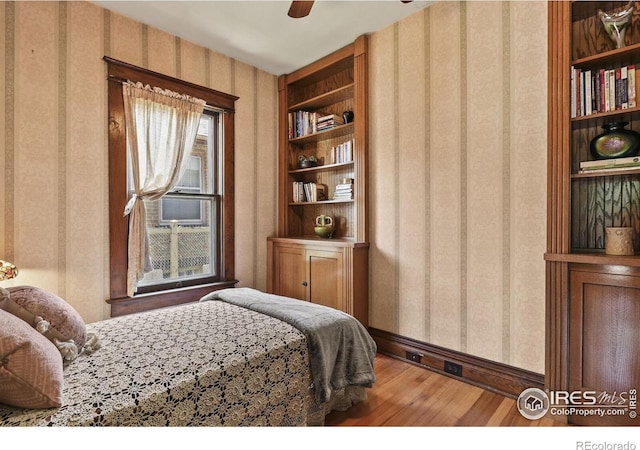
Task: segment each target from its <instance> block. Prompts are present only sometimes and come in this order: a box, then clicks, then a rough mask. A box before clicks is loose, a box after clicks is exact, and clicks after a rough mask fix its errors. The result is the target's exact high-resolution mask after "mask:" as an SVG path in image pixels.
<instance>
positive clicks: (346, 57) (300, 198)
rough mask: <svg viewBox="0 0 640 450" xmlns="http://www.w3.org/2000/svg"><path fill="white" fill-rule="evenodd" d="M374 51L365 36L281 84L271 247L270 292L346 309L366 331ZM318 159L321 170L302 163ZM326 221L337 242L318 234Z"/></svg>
mask: <svg viewBox="0 0 640 450" xmlns="http://www.w3.org/2000/svg"><path fill="white" fill-rule="evenodd" d="M367 50H368V43H367V37H366V36H361V37H359V38H358V39H357V40H356V41H355V42H354V43H353V44H351V45H348V46H346V47H344V48H342V49H340V50H337V51H335V52H334V53H332V54H330V55H328V56H326V57H324V58H322V59H321V60H319V61H316V62H314V63H312V64H310V65H308V66H306V67H303V68H301V69H299V70H297V71H295V72H292V73H290V74H287V75H282V76H280V77H279V79H278V95H279V97H278V108H279V112H278V122H279V125H278V126H279V130H278V235H277V237H274V238H270V239H269V241H268V266H267V280H268V281H267V289H268V291H269V292H273V293H276V294H280V295H287V296H290V297H295V298H300V299H305V300H308V301H312V302H314V303H319V304H323V305H327V306H331V307H333V308H336V309H340V310H343V311H345V312H347V313H350V314H353V315H355V316H356V318H357V319H358V320H360V321H361V322H362V323H363V324H365V325H366V323H367V322H368V318H367V311H368V305H367V304H368V295H367V293H368V290H367V283H368V281H367V280H368V248H369V244H368V230H367V209H366V208H367V141H368V108H367V97H368V93H367V86H368V78H367V77H368V76H367ZM344 113H347V114H346V116H349V117H348V118H347V119H346V120H345V118H344V117H343V116H344V115H345V114H344ZM327 118H328V119H329V120H324V119H327ZM311 157H313V158H314V159H315V161H316V163H315V164H312V165H310V166H309V165H301V164H300V161H301V159H307V160H308V159H310V158H311ZM343 188H346V189H343ZM313 191H316V193H317V192H323V193H324V196H318V195H314V194H313ZM321 215H325V216H330V217H331V218H332V219H333V224H334V227H335V230H334V232H333V235H332V237H331V238H323V237H319V236H317V235H316V234H315V230H314V227H315V225H316V218H317V217H318V216H321Z"/></svg>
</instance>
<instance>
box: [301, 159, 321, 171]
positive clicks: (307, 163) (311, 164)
mask: <svg viewBox="0 0 640 450" xmlns="http://www.w3.org/2000/svg"><path fill="white" fill-rule="evenodd" d="M317 165H318V161H314V160H309V159H303V160H301V161H298V168H299V169H307V168H309V167H316V166H317Z"/></svg>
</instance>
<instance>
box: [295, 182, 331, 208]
mask: <svg viewBox="0 0 640 450" xmlns="http://www.w3.org/2000/svg"><path fill="white" fill-rule="evenodd" d="M326 199H327V187H326V186H325V185H324V184H319V183H313V182H309V183H305V182H302V181H294V182H293V202H294V203H303V202H320V201H322V200H326Z"/></svg>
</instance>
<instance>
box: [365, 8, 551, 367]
mask: <svg viewBox="0 0 640 450" xmlns="http://www.w3.org/2000/svg"><path fill="white" fill-rule="evenodd" d="M546 11H547V8H546V3H545V2H439V3H436V4H434V5H432V6H430V7H429V8H426V9H425V10H424V11H422V12H420V13H417V14H415V15H413V16H411V17H409V18H407V19H405V20H403V21H401V22H398V23H396V24H395V25H393V26H391V27H388V28H386V29H384V30H381V31H379V32H377V33H374V34H373V36H372V38H371V66H370V73H371V75H370V76H371V79H370V86H371V87H370V90H371V94H370V96H371V98H370V106H371V112H370V117H371V123H370V129H371V145H370V164H371V166H370V174H369V176H370V186H371V192H370V198H371V199H372V204H371V216H370V219H371V220H370V223H371V241H372V251H371V289H370V291H371V295H372V299H371V312H370V315H371V318H370V324H371V326H373V327H375V328H379V329H382V330H385V331H390V332H393V333H397V334H400V335H403V336H408V337H411V338H414V339H418V340H422V341H426V342H429V343H432V344H435V345H439V346H443V347H447V348H450V349H455V350H459V351H462V352H466V353H470V354H473V355H476V356H480V357H484V358H487V359H490V360H494V361H499V362H502V363H505V364H511V365H515V366H518V367H521V368H525V369H529V370H533V371H536V372H539V373H543V372H544V304H545V277H544V261H543V254H544V250H545V242H546V241H545V239H546V238H545V232H546V177H545V173H546V142H547V141H546V139H547V138H546V76H547V70H546V67H547V53H546V51H547V47H546V26H547V25H546V21H547V13H546ZM536 37H537V39H536Z"/></svg>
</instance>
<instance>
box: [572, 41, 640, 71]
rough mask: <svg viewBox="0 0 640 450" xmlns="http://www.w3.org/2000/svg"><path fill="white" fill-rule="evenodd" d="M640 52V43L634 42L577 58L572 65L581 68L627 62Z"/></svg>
mask: <svg viewBox="0 0 640 450" xmlns="http://www.w3.org/2000/svg"><path fill="white" fill-rule="evenodd" d="M639 54H640V44H632V45H627V46H626V47H623V48H616V49H614V50H609V51H607V52H602V53H597V54H595V55H591V56H586V57H584V58H580V59H576V60H575V61H573V62H572V63H571V65H573V66H575V67H580V68H589V67H595V66H598V67H600V66H603V65H612V64H625V63H627V62H628V61H629V60H630V59H632V58H638V55H639Z"/></svg>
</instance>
